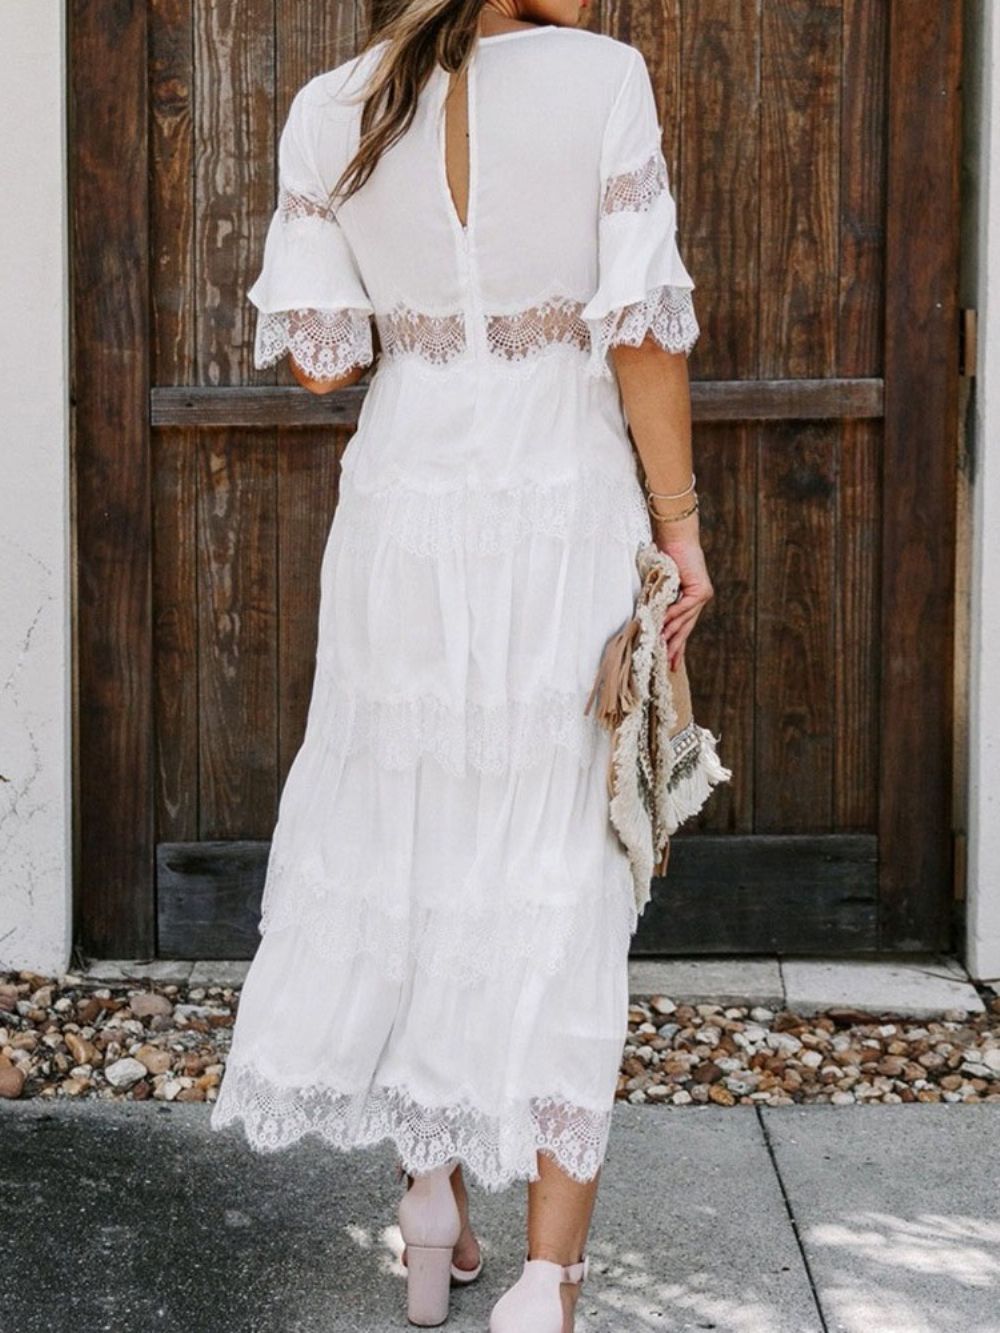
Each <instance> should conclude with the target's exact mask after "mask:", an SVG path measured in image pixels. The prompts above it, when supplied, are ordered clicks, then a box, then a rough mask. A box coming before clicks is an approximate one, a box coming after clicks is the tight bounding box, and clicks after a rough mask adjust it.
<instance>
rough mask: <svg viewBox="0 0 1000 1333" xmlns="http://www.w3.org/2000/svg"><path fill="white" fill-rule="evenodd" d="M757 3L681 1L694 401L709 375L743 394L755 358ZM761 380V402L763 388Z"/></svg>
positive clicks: (680, 195) (681, 156) (685, 250)
mask: <svg viewBox="0 0 1000 1333" xmlns="http://www.w3.org/2000/svg"><path fill="white" fill-rule="evenodd" d="M759 9H760V6H759V3H758V0H694V2H693V3H692V2H691V0H688V3H686V4H685V5H684V9H683V26H682V59H681V66H682V68H683V69H684V70H686V71H689V73H688V76H687V78H686V79H685V80H684V85H683V106H682V120H683V141H682V143H681V144H680V145H679V146H678V148H677V150H676V151H677V154H678V161H679V162H680V164H681V168H682V174H681V177H680V179H679V180H678V181H677V182H676V188H675V197H676V199H677V218H678V233H677V237H678V245H679V247H680V251H681V254H682V256H683V258H684V262H685V264H686V266H687V269H688V271H689V272H690V274H691V277H692V278H693V279H694V283H695V291H694V305H695V313H696V315H697V317H698V324H699V327H700V329H701V336H700V337H699V339H698V342H697V343H696V344H695V347H694V350H693V352H692V354H691V374H692V376H694V377H695V378H696V379H697V380H698V381H700V383H699V384H698V385H696V386H695V387H696V392H695V395H693V405H695V402H694V400H695V399H698V398H699V394H698V390H702V391H704V389H705V388H706V387H707V386H706V385H705V384H704V382H705V381H720V382H725V381H737V383H716V384H713V385H712V386H711V389H712V390H714V391H715V392H716V394H720V392H721V394H727V393H728V394H742V393H744V392H746V390H745V389H744V388H743V386H742V385H741V384H739V383H738V382H740V381H750V380H754V379H756V377H757V370H758V363H759V360H760V356H759V350H758V349H759V339H760V327H759V318H758V315H759V303H760V258H759V252H758V245H759V238H758V235H757V226H756V223H757V218H758V215H759V211H760V208H759V204H760V141H759V125H760V12H759ZM759 387H760V388H762V389H763V396H762V399H761V400H758V401H762V400H763V398H766V396H767V394H768V392H769V387H767V386H763V385H761V386H759ZM710 392H711V390H710ZM713 401H714V404H715V405H716V406H718V405H719V403H720V398H719V397H716V398H715V399H714V400H713ZM696 407H697V410H696V415H695V419H696V420H720V419H722V418H721V417H706V416H702V415H700V413H701V412H703V411H704V410H705V409H706V407H707V403H706V400H705V397H704V392H702V394H701V396H700V399H699V401H698V402H697V404H696ZM750 415H752V414H751V413H745V414H744V419H748V418H749V416H750ZM729 419H730V420H736V419H738V418H736V417H730V418H729ZM695 444H696V447H697V444H698V441H697V440H696V441H695Z"/></svg>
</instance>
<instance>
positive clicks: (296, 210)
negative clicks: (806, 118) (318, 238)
mask: <svg viewBox="0 0 1000 1333" xmlns="http://www.w3.org/2000/svg"><path fill="white" fill-rule="evenodd" d="M278 216H279V217H280V218H281V220H282V222H297V221H298V220H299V219H301V218H319V219H320V220H321V221H323V222H331V223H333V224H334V226H339V223H338V222H337V218H336V214H335V213H334V211H333V209H332V207H331V206H330V201H329V200H328V199H325V200H323V201H320V200H318V199H313V198H311V197H310V196H309V195H307V194H300V193H299V192H298V191H296V190H290V189H288V187H287V186H284V185H282V186H281V187H280V188H279V190H278Z"/></svg>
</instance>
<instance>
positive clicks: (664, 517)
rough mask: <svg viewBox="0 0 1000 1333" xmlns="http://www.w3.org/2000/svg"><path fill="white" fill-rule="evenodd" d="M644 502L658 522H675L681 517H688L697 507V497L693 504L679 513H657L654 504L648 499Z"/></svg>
mask: <svg viewBox="0 0 1000 1333" xmlns="http://www.w3.org/2000/svg"><path fill="white" fill-rule="evenodd" d="M646 504H647V506H648V508H649V512H650V513H651V514H652V516H653V517H654V518H655V519H656V521H657V522H658V523H676V522H678V521H679V520H680V519H682V518H690V516H691V515H692V514H693V513H695V511H696V510H697V508H698V499H697V497H695V502H694V504H693V505H691V506H690V508H688V509H685V510H684V512H683V513H681V514H658V513H657V512H656V507H655V505H653V504H652V503H651V502H650V501H649V500H647V501H646Z"/></svg>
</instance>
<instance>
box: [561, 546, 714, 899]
mask: <svg viewBox="0 0 1000 1333" xmlns="http://www.w3.org/2000/svg"><path fill="white" fill-rule="evenodd" d="M636 566H637V568H638V570H639V577H640V578H641V580H642V587H641V589H640V591H639V595H638V597H637V598H636V603H635V611H634V613H633V615H632V618H631V619H630V620H628V621H627V622H626V623H625V625H624V626H623V627H622V628H621V629H620V630H619V631H618V633H617V634H614V635H613V636H612V637H611V638H610V639H609V640H608V642H607V644H606V645H605V648H604V652H603V654H602V656H601V662H600V665H599V667H598V670H597V675H596V677H595V679H594V684H593V687H592V689H591V691H590V696H589V697H588V699H587V705H586V708H585V709H584V713H585V714H588V713H589V712H590V709H591V706H592V705H593V704H594V703H595V701H596V705H597V707H596V712H595V717H596V720H597V721H598V722H599V723H600V724H601V726H602V727H604V728H605V729H606V730H607V731H609V732H610V733H611V738H612V739H611V754H610V759H609V763H608V794H609V796H610V798H611V799H610V812H611V822H612V824H613V825H614V828H615V831H616V832H617V834H618V837H619V839H620V841H621V842H622V844H623V846H624V847H625V850H626V851H627V852H628V857H629V863H630V865H631V867H632V879H633V882H634V885H635V902H636V907H637V909H638V911H639V912H640V913H641V912H642V911H643V909H644V908H645V906H646V904H647V903H648V902H649V890H650V880H651V879H652V877H653V875H654V874H656V875H663V874H665V873H666V868H667V860H668V858H669V855H670V836H671V834H673V833H674V832H675V831H676V830H677V828H679V826H680V825H681V824H682V823H684V821H685V820H687V819H690V818H691V817H692V816H693V815H696V814H697V813H698V811H699V810H700V809H701V807H702V806H703V805H704V804H705V801H706V800H707V799H708V797H709V795H710V793H711V791H712V788H713V787H714V786H715V785H716V784H717V783H719V782H725V781H728V780H729V778H731V777H732V772H731V771H730V770H729V769H728V768H724V767H723V766H722V763H721V761H720V760H719V756H718V753H717V750H716V747H717V745H718V743H719V741H718V737H716V736H713V735H712V733H711V732H710V731H708V730H707V729H706V728H705V727H700V726H699V725H698V724H697V722H695V720H694V718H693V716H692V711H691V689H690V684H689V681H688V676H687V668H686V666H685V663H684V659H683V658H682V659H681V663H680V666H679V668H678V670H677V671H671V670H670V665H669V655H668V653H667V646H666V644H665V642H664V640H663V635H662V634H661V633H660V630H661V629H662V627H663V617H664V615H665V614H666V610H667V607H668V606H669V605H670V604H671V602H674V601H676V599H677V598H678V597H679V596H680V593H681V581H680V572H679V570H678V568H677V564H676V562H675V561H674V560H673V558H672V557H671V556H669V555H667V553H666V552H665V551H661V550H660V548H659V547H658V546H657V545H656V543H655V542H648V543H646V544H645V545H643V546H641V547H639V549H638V551H637V553H636Z"/></svg>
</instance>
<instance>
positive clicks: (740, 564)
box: [685, 425, 757, 832]
mask: <svg viewBox="0 0 1000 1333" xmlns="http://www.w3.org/2000/svg"><path fill="white" fill-rule="evenodd" d="M754 444H755V436H754V432H753V430H752V429H750V428H747V427H744V426H737V427H735V428H734V427H721V426H715V425H705V426H703V427H702V429H701V430H700V431H699V433H698V442H697V459H696V466H697V469H698V491H699V494H700V495H701V497H702V501H701V509H700V511H699V520H700V528H701V537H702V543H703V545H704V548H705V562H706V564H707V566H708V571H709V576H710V577H711V579H712V585H713V587H714V589H715V598H714V599H713V601H712V602H711V603H710V604H709V605H708V607H706V609H705V610H704V611H703V613H702V614H701V616H700V617H699V619H698V624H697V625H696V626H695V629H694V632H693V633H692V635H691V637H690V639H689V640H688V645H687V648H686V649H685V656H686V658H687V662H688V669H689V671H690V675H691V689H692V702H693V704H694V711H695V716H696V717H697V718H698V719H699V721H700V722H701V724H702V725H703V726H706V727H709V728H710V729H711V730H712V731H713V732H714V733H715V734H716V735H717V736H719V739H720V752H721V754H722V756H723V762H724V763H725V764H726V765H727V766H728V767H730V768H731V769H732V770H733V778H732V781H731V782H727V783H724V784H723V785H722V786H721V787H718V788H716V790H715V792H714V793H713V796H712V799H711V800H710V801H709V802H708V803H707V804H706V806H705V808H704V810H703V811H702V813H701V814H700V815H699V816H698V818H697V820H696V821H695V823H694V827H696V828H698V829H699V830H703V831H704V830H709V829H711V830H713V831H716V832H721V831H723V830H726V831H734V830H739V831H740V832H749V831H750V830H751V829H752V828H753V810H754V758H753V756H754V730H755V725H754V636H755V629H756V626H755V616H756V612H755V598H756V591H757V590H756V586H755V583H754V562H755V554H756V552H755V546H756V518H757V515H756V498H755V497H756V490H757V460H756V452H755V448H754Z"/></svg>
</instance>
